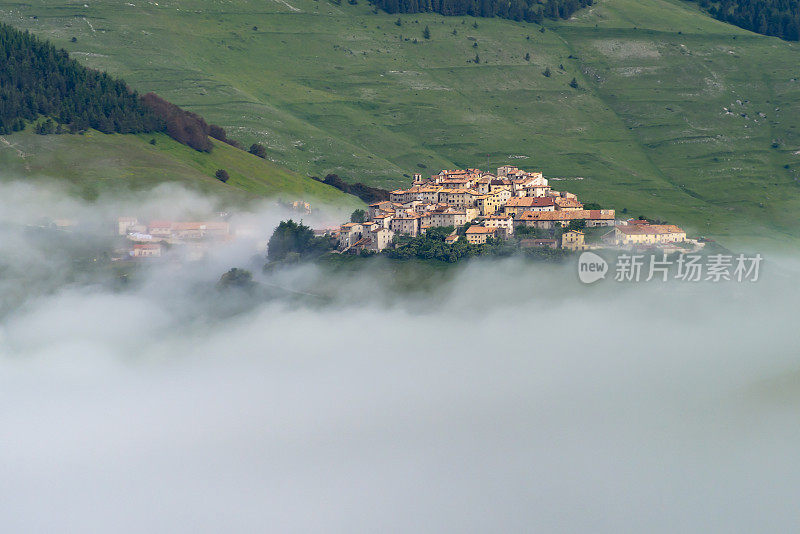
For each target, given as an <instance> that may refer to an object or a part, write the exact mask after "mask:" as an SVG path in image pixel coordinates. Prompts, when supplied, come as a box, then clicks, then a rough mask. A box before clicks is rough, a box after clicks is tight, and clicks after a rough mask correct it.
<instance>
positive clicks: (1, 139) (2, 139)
mask: <svg viewBox="0 0 800 534" xmlns="http://www.w3.org/2000/svg"><path fill="white" fill-rule="evenodd" d="M0 143H1V144H3V145H5V146H7V147H8V148H10V149H12V150H14V151H16V153H17V156H19V158H20V159H23V160H26V158H27V157H28V155H27V154H26V153H25V152H23V151H22V150H20V149H19V148H17V145H12V144H11V143H10V142H9V140H8V139H6V138H5V137H3V136H2V135H0ZM25 170H26V171H29V170H31V167H30V165H28V162H27V160H26V161H25Z"/></svg>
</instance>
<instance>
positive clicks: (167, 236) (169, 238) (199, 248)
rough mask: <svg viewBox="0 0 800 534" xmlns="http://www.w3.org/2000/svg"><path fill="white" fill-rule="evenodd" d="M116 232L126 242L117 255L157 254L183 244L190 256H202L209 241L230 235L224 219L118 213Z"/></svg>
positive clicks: (144, 255) (152, 255) (230, 236)
mask: <svg viewBox="0 0 800 534" xmlns="http://www.w3.org/2000/svg"><path fill="white" fill-rule="evenodd" d="M116 233H117V235H118V236H122V237H124V238H125V244H124V245H123V246H121V247H120V248H119V249H118V250H117V251H116V252H117V254H116V258H117V259H145V258H160V257H161V256H162V255H163V254H164V253H165V251H166V249H167V248H168V247H172V246H175V245H179V246H186V247H187V248H188V249H190V250H189V252H190V256H192V257H195V256H196V257H197V258H198V259H199V257H202V256H203V255H204V253H205V251H206V250H207V248H208V246H209V245H210V244H211V243H214V242H219V241H227V240H229V239H231V238H232V235H231V229H230V225H229V223H228V222H226V221H200V222H183V221H150V222H147V223H144V222H140V221H139V219H137V218H136V217H119V218H118V219H117V228H116Z"/></svg>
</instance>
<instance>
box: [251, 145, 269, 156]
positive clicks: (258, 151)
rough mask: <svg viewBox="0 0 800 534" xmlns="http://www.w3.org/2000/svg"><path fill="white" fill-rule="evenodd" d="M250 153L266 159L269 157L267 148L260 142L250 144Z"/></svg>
mask: <svg viewBox="0 0 800 534" xmlns="http://www.w3.org/2000/svg"><path fill="white" fill-rule="evenodd" d="M250 153H251V154H253V155H254V156H258V157H259V158H262V159H266V158H267V149H266V147H265V146H264V145H262V144H259V143H253V144H252V145H250Z"/></svg>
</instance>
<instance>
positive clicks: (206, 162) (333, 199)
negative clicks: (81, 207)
mask: <svg viewBox="0 0 800 534" xmlns="http://www.w3.org/2000/svg"><path fill="white" fill-rule="evenodd" d="M153 138H154V139H156V144H155V145H151V144H150V143H149V141H150V139H153ZM217 169H225V170H227V171H228V173H229V174H230V179H229V180H228V182H227V183H226V184H223V183H222V182H220V181H219V180H217V179H216V178H214V173H215V172H216V170H217ZM54 176H57V177H61V178H64V179H65V180H66V181H67V182H69V183H70V184H72V186H73V187H74V190H75V192H76V193H78V194H80V195H82V196H85V197H93V196H95V195H96V194H98V193H100V192H102V191H110V190H118V191H119V190H128V189H148V188H151V187H153V186H155V185H157V184H159V183H161V182H166V181H171V182H177V183H180V184H183V185H185V186H187V187H190V188H194V189H199V190H201V191H203V192H207V193H212V194H215V195H218V196H221V197H223V198H228V199H230V200H233V201H235V200H247V199H250V198H255V197H275V198H277V199H281V200H284V201H293V200H300V199H305V200H309V201H312V202H313V203H322V204H331V205H333V204H336V205H341V206H356V205H359V204H360V201H359V200H358V199H356V198H355V197H352V196H350V195H344V194H343V193H341V192H340V191H338V190H337V189H335V188H333V187H329V186H327V185H324V184H321V183H319V182H315V181H313V180H310V179H308V178H306V177H303V176H300V175H298V174H295V173H293V172H291V171H287V170H285V169H281V168H280V167H278V166H277V165H275V164H273V163H271V162H269V161H264V160H262V159H260V158H257V157H256V156H253V155H252V154H248V153H246V152H243V151H241V150H237V149H235V148H233V147H230V146H228V145H226V144H224V143H219V142H217V141H215V142H214V149H213V151H212V152H211V153H210V154H205V153H200V152H197V151H195V150H192V149H190V148H188V147H186V146H184V145H181V144H179V143H176V142H175V141H173V140H172V139H170V138H169V137H167V136H166V135H163V134H156V135H150V134H148V135H138V136H137V135H104V134H101V133H99V132H89V133H87V134H86V135H48V136H40V135H35V134H33V133H32V132H29V131H26V132H22V133H17V134H14V135H8V136H3V137H0V179H2V178H9V177H10V178H21V177H34V178H35V177H54Z"/></svg>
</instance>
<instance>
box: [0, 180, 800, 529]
mask: <svg viewBox="0 0 800 534" xmlns="http://www.w3.org/2000/svg"><path fill="white" fill-rule="evenodd" d="M4 187H5V189H0V193H3V194H2V195H0V222H2V221H8V220H11V219H12V218H13V219H14V220H16V221H19V220H21V219H24V218H26V217H28V218H31V217H34V216H37V217H38V216H40V214H39V213H33V210H32V209H31V207H32V206H36V207H37V210H41V209H42V208H43V207H45V206H46V207H47V209H48V210H50V211H55V210H57V209H63V211H64V213H65V215H59V216H63V217H80V218H82V219H85V220H87V221H89V222H90V223H91V224H89V226H92V225H94V226H97V227H99V226H101V225H102V224H103V221H104V220H105V218H107V217H108V216H112V215H113V216H116V215H117V214H118V213H119V212H120V211H122V210H123V209H124V210H128V213H131V211H130V210H133V209H140V208H141V211H146V212H147V214H153V215H154V216H155V215H159V216H163V215H164V213H165V212H169V213H170V214H173V215H175V216H180V215H182V214H186V213H200V212H203V211H206V212H208V211H214V210H218V209H221V208H220V207H219V206H216V205H215V204H214V202H213V201H210V200H208V199H204V198H202V197H197V196H195V195H193V194H191V193H188V192H186V191H182V190H176V189H171V188H168V189H161V190H159V191H157V192H154V193H151V194H149V195H147V197H146V198H149V199H150V202H151V203H150V204H148V203H147V202H148V201H146V200H145V198H136V197H131V198H127V199H124V200H121V199H101V200H100V201H99V202H97V203H93V204H85V203H79V202H74V201H69V200H65V199H60V198H58V195H57V194H54V192H53V191H52V190H42V189H26V188H24V187H23V186H20V185H19V184H17V185H14V186H4ZM9 187H14V188H16V189H14V191H16V192H15V193H14V194H12V190H11V189H9ZM21 195H22V196H21ZM24 195H28V196H24ZM21 198H24V199H26V202H21V201H20V199H21ZM9 199H13V201H12V200H9ZM120 203H121V204H122V205H121V206H120ZM140 203H141V204H140ZM142 206H144V208H142ZM254 209H255V211H254V212H253V213H251V214H237V215H236V216H240V217H248V218H249V220H251V221H256V223H254V224H256V226H258V227H259V228H265V229H266V230H265V231H269V230H271V227H272V226H274V224H275V223H276V222H277V221H278V220H280V219H281V218H285V217H286V215H287V214H286V213H285V212H281V211H280V210H278V209H276V208H275V207H274V206H271V205H264V206H262V207H260V208H259V207H256V208H254ZM9 214H13V216H9ZM320 217H321V220H324V216H323V215H321V216H320ZM2 227H3V230H2V232H0V265H2V266H3V269H2V270H0V303H6V306H7V308H6V311H5V313H3V314H0V421H2V425H0V428H1V429H2V430H0V472H2V473H3V476H2V477H0V503H2V504H0V524H2V525H4V530H6V531H8V532H53V531H58V532H109V531H113V532H142V531H149V532H265V531H266V532H284V531H292V532H321V531H322V532H376V531H381V532H465V531H466V532H519V531H528V532H529V531H538V532H609V533H612V532H613V533H617V532H676V531H682V532H687V531H688V532H695V531H697V532H709V531H711V532H720V531H723V532H752V531H759V532H764V531H767V532H787V531H794V530H797V529H798V528H800V516H798V514H797V512H796V508H797V505H796V498H795V495H797V493H798V491H800V462H797V461H796V459H795V457H796V451H797V449H798V447H799V446H800V428H799V427H798V426H797V424H796V419H797V415H796V414H797V411H798V408H800V374H798V370H800V357H798V354H797V350H796V342H797V335H796V328H795V326H794V323H795V318H794V314H793V312H792V310H793V307H794V304H795V303H796V302H797V301H798V298H800V291H798V289H797V286H796V283H793V282H794V281H795V280H797V278H796V277H794V276H793V275H794V274H795V273H797V272H798V271H799V270H800V269H798V266H799V265H800V262H798V260H797V259H796V258H791V257H781V256H780V254H777V253H774V252H773V253H772V254H770V255H769V258H770V261H771V263H770V266H769V269H767V268H765V271H764V272H763V274H762V277H761V279H760V280H759V282H757V283H755V284H735V283H732V284H698V285H693V284H686V283H667V284H662V283H652V284H629V285H626V284H617V283H614V282H613V281H610V280H605V281H603V282H600V283H598V284H597V285H596V286H583V285H581V284H580V283H579V282H578V281H577V276H576V271H575V265H574V264H573V263H571V262H568V263H567V264H564V265H551V264H536V263H530V262H522V261H518V260H504V261H491V262H473V263H470V264H468V265H466V266H463V267H459V268H457V269H453V270H450V271H446V272H444V273H438V274H436V275H433V276H431V277H430V278H428V279H427V280H426V282H427V283H426V284H422V285H421V287H424V289H423V290H419V291H415V292H411V293H406V292H404V291H398V290H397V288H396V284H397V283H398V282H397V280H398V278H399V276H400V274H399V273H397V272H395V271H393V270H392V269H396V267H392V266H386V265H380V264H376V265H374V266H372V267H371V268H367V269H361V270H357V271H355V272H347V271H342V272H337V273H332V272H331V271H330V270H326V269H322V268H319V267H314V266H305V267H299V268H296V269H291V270H279V271H277V272H273V273H267V274H264V273H261V272H258V271H256V279H257V281H258V282H259V284H261V287H265V288H280V289H281V290H284V291H286V293H285V294H286V297H281V296H279V297H274V296H272V297H270V298H264V299H260V298H258V297H257V296H256V297H254V296H253V295H238V294H234V295H220V294H219V292H217V291H216V290H215V289H214V288H213V286H214V283H215V282H216V280H217V279H218V278H219V276H220V274H222V272H224V271H225V270H227V269H228V268H230V267H234V266H239V267H241V266H247V267H253V266H255V265H257V262H258V260H257V259H254V256H255V252H254V249H253V247H252V245H253V243H252V240H253V239H256V240H257V239H258V238H253V239H245V240H242V241H238V242H233V243H230V244H228V245H226V246H224V247H221V248H220V249H219V250H217V251H215V252H214V254H212V256H211V257H209V258H208V259H207V260H205V261H203V262H198V263H195V264H190V265H184V266H182V267H181V268H175V267H174V266H172V265H166V264H165V265H161V266H153V267H149V268H146V269H144V270H143V271H142V272H141V274H140V275H139V276H138V277H136V279H135V280H133V281H131V282H130V283H128V284H127V285H123V286H119V285H117V284H115V283H114V276H112V275H109V274H108V273H104V272H98V273H92V274H91V275H82V274H81V273H80V272H75V271H76V269H75V268H74V266H73V263H72V262H67V261H62V260H63V258H60V257H59V256H55V257H54V256H53V254H52V249H50V248H49V247H50V246H51V241H50V240H49V239H48V240H46V241H42V240H39V239H38V238H36V237H33V238H31V237H30V233H29V232H28V231H26V230H25V228H24V226H14V227H12V226H8V225H7V224H4V225H2ZM265 237H266V236H262V237H261V238H262V239H263V238H265ZM63 241H64V243H67V245H63V243H62V245H63V246H70V245H69V243H74V242H75V241H74V240H70V239H65V240H63ZM80 242H82V241H80ZM765 252H766V251H765ZM765 255H766V254H765ZM66 256H69V254H66V255H64V257H66ZM295 292H297V293H295ZM295 294H298V295H301V296H300V297H298V298H294V297H293V295H295ZM307 294H310V295H308V296H307ZM231 299H233V300H235V301H237V302H239V303H240V304H241V305H240V306H238V307H237V306H232V305H231ZM220 310H224V313H222V312H221V311H220Z"/></svg>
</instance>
